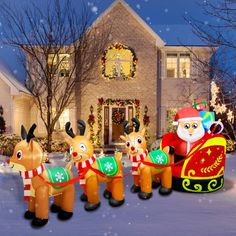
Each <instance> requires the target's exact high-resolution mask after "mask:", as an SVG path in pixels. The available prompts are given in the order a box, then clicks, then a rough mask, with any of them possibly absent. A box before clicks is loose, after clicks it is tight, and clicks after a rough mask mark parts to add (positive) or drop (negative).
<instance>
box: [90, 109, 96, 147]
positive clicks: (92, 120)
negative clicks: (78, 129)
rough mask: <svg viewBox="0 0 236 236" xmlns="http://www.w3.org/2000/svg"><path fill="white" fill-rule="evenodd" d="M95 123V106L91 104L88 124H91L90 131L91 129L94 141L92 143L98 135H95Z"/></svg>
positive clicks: (91, 139) (91, 138)
mask: <svg viewBox="0 0 236 236" xmlns="http://www.w3.org/2000/svg"><path fill="white" fill-rule="evenodd" d="M94 124H95V116H94V114H93V106H92V105H91V106H90V115H89V118H88V125H89V131H90V141H91V142H92V144H94V143H95V140H96V136H95V133H94V129H93V126H94Z"/></svg>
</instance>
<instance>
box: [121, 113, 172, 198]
mask: <svg viewBox="0 0 236 236" xmlns="http://www.w3.org/2000/svg"><path fill="white" fill-rule="evenodd" d="M132 122H133V126H134V129H135V130H134V132H131V133H130V129H129V124H128V121H125V123H124V132H125V136H123V135H121V136H120V138H121V139H122V140H123V141H125V144H126V149H127V154H128V157H129V159H130V160H131V161H132V175H133V179H134V184H133V186H132V187H131V192H133V193H134V192H138V195H139V197H140V198H141V199H149V198H151V196H152V181H153V180H154V181H155V182H156V180H157V179H158V180H160V183H161V187H160V189H159V193H160V194H161V195H168V194H170V193H171V190H172V172H171V167H170V166H169V164H171V163H172V162H173V155H172V154H173V148H171V147H166V148H165V149H164V150H163V151H162V150H156V151H153V152H151V153H148V151H147V144H146V140H145V128H144V129H142V131H139V127H140V123H139V120H138V119H137V118H133V119H132ZM155 165H156V166H155ZM162 165H163V167H162Z"/></svg>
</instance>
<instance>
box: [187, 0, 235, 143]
mask: <svg viewBox="0 0 236 236" xmlns="http://www.w3.org/2000/svg"><path fill="white" fill-rule="evenodd" d="M200 6H201V7H202V9H203V12H204V14H205V15H207V16H208V17H209V21H203V20H199V19H194V18H191V17H189V18H186V21H187V22H188V23H189V24H190V25H191V27H192V30H193V33H194V34H195V35H197V36H198V37H199V38H200V39H201V40H202V41H203V42H204V43H205V44H206V45H207V46H209V48H211V50H212V58H211V61H208V62H207V61H205V60H202V59H200V58H197V57H195V61H196V62H197V63H198V64H199V65H200V66H201V67H202V71H204V70H206V71H208V73H209V75H210V76H211V79H212V80H213V81H214V82H215V83H216V84H217V85H218V86H219V90H220V91H219V94H218V95H219V96H218V97H217V104H218V105H219V104H221V105H222V106H224V105H225V106H226V108H227V110H228V111H232V113H233V116H234V117H235V115H234V114H235V110H236V93H235V91H236V76H235V75H234V73H235V71H236V68H234V66H235V63H232V62H234V61H235V59H236V31H235V28H236V1H234V0H220V1H217V2H212V1H204V3H202V4H200ZM216 49H217V50H216ZM218 107H219V106H218ZM212 108H213V109H214V110H215V109H216V107H214V106H212ZM216 113H217V114H218V117H219V118H222V120H223V122H224V126H225V130H226V132H227V134H228V135H229V136H230V137H231V138H232V139H234V140H235V138H236V136H235V122H234V120H235V119H234V117H232V119H229V118H228V117H227V114H223V113H222V114H221V113H219V112H216Z"/></svg>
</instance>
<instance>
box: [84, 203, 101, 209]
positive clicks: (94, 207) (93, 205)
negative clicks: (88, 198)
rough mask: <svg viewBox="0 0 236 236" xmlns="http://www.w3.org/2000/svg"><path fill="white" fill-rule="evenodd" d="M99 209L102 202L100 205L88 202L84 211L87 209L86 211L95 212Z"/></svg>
mask: <svg viewBox="0 0 236 236" xmlns="http://www.w3.org/2000/svg"><path fill="white" fill-rule="evenodd" d="M98 207H100V202H99V203H95V204H93V203H89V202H87V203H85V205H84V209H85V210H86V211H94V210H96V209H97V208H98Z"/></svg>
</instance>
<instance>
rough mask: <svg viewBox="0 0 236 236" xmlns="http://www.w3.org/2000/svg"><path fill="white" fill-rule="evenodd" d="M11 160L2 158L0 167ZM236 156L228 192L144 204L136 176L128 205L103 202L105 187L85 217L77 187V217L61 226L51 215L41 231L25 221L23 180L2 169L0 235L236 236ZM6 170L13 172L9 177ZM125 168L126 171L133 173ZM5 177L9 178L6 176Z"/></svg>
mask: <svg viewBox="0 0 236 236" xmlns="http://www.w3.org/2000/svg"><path fill="white" fill-rule="evenodd" d="M4 161H5V157H0V164H1V163H2V162H4ZM65 164H66V163H65V162H64V159H63V158H62V157H59V158H57V159H56V157H55V158H52V163H51V164H48V165H47V166H48V167H51V166H55V165H61V166H64V165H65ZM235 166H236V154H231V155H229V156H228V158H227V160H226V173H225V185H224V188H223V189H222V190H220V191H218V192H215V193H210V194H190V193H180V192H173V193H172V194H171V195H170V196H169V197H162V196H160V195H159V194H158V191H157V190H154V191H153V197H152V199H150V200H148V201H142V200H140V199H139V198H138V197H137V195H136V194H132V193H130V191H129V189H130V186H131V184H132V181H131V176H128V177H127V178H126V179H125V199H126V201H125V204H124V206H122V207H120V208H111V207H110V206H109V205H108V202H107V200H105V199H104V198H103V197H102V192H103V190H104V185H102V186H101V188H100V195H101V207H100V208H99V209H98V210H97V211H95V212H85V211H84V209H83V205H84V203H82V202H80V201H79V196H80V194H81V190H80V188H79V186H78V184H76V201H75V211H74V216H73V218H72V219H71V220H69V221H67V222H61V221H59V220H58V219H57V217H56V215H55V214H52V213H50V214H49V217H50V218H49V223H48V224H47V225H46V226H45V227H44V228H42V229H39V230H35V229H32V228H31V226H30V222H29V221H27V220H25V219H23V213H24V211H25V210H26V208H27V205H26V203H25V202H24V201H23V200H22V197H23V186H22V180H21V177H20V176H19V175H18V174H13V173H12V172H11V171H9V170H7V169H8V168H7V167H5V166H0V170H1V173H0V219H1V221H0V235H4V236H8V235H13V234H15V235H17V236H21V235H22V236H23V235H24V236H28V235H32V234H33V235H36V236H37V235H56V236H60V235H66V234H67V235H72V236H73V235H80V236H85V235H91V236H96V235H98V236H119V235H122V236H123V235H129V236H133V235H135V236H136V235H137V236H141V235H149V236H152V235H153V236H154V235H155V236H157V235H160V236H162V235H166V236H169V235H174V236H178V235H180V236H185V235H186V236H189V235H191V236H195V235H196V236H199V235H201V236H211V235H212V236H213V235H214V236H223V235H224V236H230V235H232V236H233V235H235V234H236V223H235V222H236V171H235ZM5 170H7V171H6V172H5ZM128 171H129V168H125V169H124V172H128ZM2 172H4V173H2Z"/></svg>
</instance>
